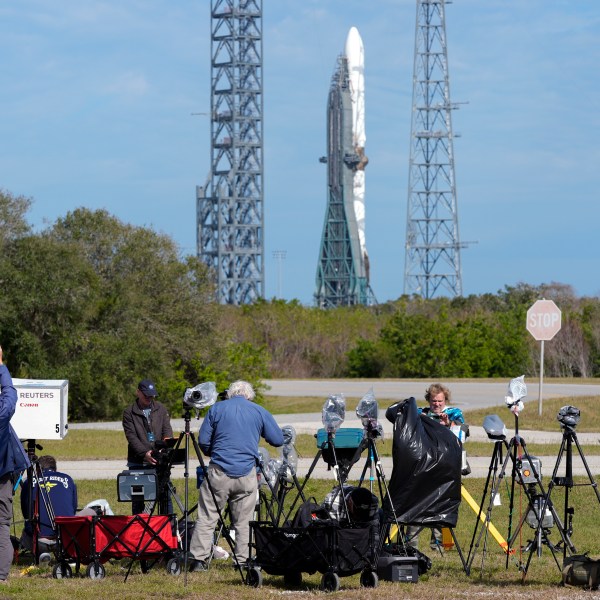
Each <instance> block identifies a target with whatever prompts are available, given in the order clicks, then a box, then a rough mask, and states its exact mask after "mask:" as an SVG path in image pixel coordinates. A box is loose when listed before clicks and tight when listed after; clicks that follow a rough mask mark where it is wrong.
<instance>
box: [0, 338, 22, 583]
mask: <svg viewBox="0 0 600 600" xmlns="http://www.w3.org/2000/svg"><path fill="white" fill-rule="evenodd" d="M0 388H1V391H0V584H5V583H6V582H7V578H8V572H9V570H10V565H11V563H12V559H13V545H12V542H11V541H10V522H11V520H12V502H13V481H12V480H13V473H18V472H21V471H24V470H25V469H26V468H27V467H28V466H29V459H28V458H27V453H26V452H25V449H24V448H23V444H21V442H20V441H19V438H18V437H17V434H16V433H15V431H14V429H13V428H12V426H11V424H10V420H11V418H12V416H13V414H14V413H15V408H16V406H17V390H15V388H14V387H13V382H12V378H11V376H10V373H9V372H8V369H7V368H6V365H4V364H3V362H2V348H0Z"/></svg>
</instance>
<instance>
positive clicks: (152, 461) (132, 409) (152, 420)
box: [123, 379, 173, 515]
mask: <svg viewBox="0 0 600 600" xmlns="http://www.w3.org/2000/svg"><path fill="white" fill-rule="evenodd" d="M136 394H137V400H136V401H135V402H134V403H133V404H132V405H131V406H128V407H127V408H126V409H125V410H124V412H123V431H124V432H125V437H126V438H127V467H128V468H129V469H149V468H156V464H157V460H156V458H155V457H154V456H153V455H152V453H153V451H154V450H155V442H157V441H162V440H164V439H166V438H171V437H173V429H172V428H171V420H170V418H169V413H168V412H167V409H166V408H165V406H164V405H163V404H161V403H160V402H158V400H156V396H158V392H157V391H156V386H155V385H154V383H153V382H152V381H151V380H150V379H143V380H142V381H140V383H139V385H138V388H137V391H136ZM131 512H132V514H134V515H137V514H139V513H141V512H144V502H143V501H133V502H132V503H131Z"/></svg>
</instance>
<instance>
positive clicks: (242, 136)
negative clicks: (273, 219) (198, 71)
mask: <svg viewBox="0 0 600 600" xmlns="http://www.w3.org/2000/svg"><path fill="white" fill-rule="evenodd" d="M262 78H263V68H262V0H211V107H210V115H211V122H210V150H211V163H210V173H209V175H208V178H207V181H206V184H205V185H204V187H200V186H198V187H197V188H196V211H197V227H198V229H197V252H198V256H199V257H200V258H201V259H202V261H203V262H205V263H206V264H208V265H209V266H211V267H212V268H213V270H214V272H215V274H216V278H217V294H218V300H219V301H220V302H221V303H222V304H237V305H239V304H248V303H251V302H253V301H255V300H257V299H258V298H261V297H263V296H264V275H263V265H264V248H263V239H264V216H263V83H262Z"/></svg>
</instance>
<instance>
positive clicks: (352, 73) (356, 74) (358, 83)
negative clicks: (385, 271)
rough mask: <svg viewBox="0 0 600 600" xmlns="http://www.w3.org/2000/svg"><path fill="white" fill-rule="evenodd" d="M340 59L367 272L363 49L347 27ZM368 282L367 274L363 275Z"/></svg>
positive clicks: (355, 201)
mask: <svg viewBox="0 0 600 600" xmlns="http://www.w3.org/2000/svg"><path fill="white" fill-rule="evenodd" d="M344 55H345V57H346V60H347V61H348V76H349V83H350V96H351V99H352V144H353V146H354V152H355V153H356V154H357V155H358V156H359V158H360V162H359V163H358V165H357V166H356V169H355V171H354V179H353V186H352V187H353V194H354V214H355V216H356V223H357V225H358V239H359V242H360V249H361V253H362V257H363V260H364V261H365V268H366V269H367V271H368V260H369V259H368V256H367V248H366V245H365V167H366V165H367V163H368V162H369V159H368V158H367V157H366V156H365V141H366V135H365V49H364V46H363V42H362V38H361V37H360V33H358V29H356V27H351V28H350V31H349V32H348V37H347V38H346V47H345V49H344ZM367 279H368V274H367Z"/></svg>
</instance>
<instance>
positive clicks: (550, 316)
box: [527, 299, 561, 417]
mask: <svg viewBox="0 0 600 600" xmlns="http://www.w3.org/2000/svg"><path fill="white" fill-rule="evenodd" d="M560 327H561V312H560V308H558V306H556V304H554V302H553V301H552V300H545V299H542V300H538V301H537V302H535V303H534V304H533V306H531V308H530V309H529V310H528V311H527V331H529V333H530V334H531V335H532V336H533V337H534V339H536V340H538V341H539V342H540V343H541V349H540V390H539V396H538V415H539V416H540V417H541V416H542V386H543V382H544V342H545V341H546V340H548V341H549V340H551V339H552V338H553V337H554V336H555V335H556V334H557V333H558V332H559V331H560Z"/></svg>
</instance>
